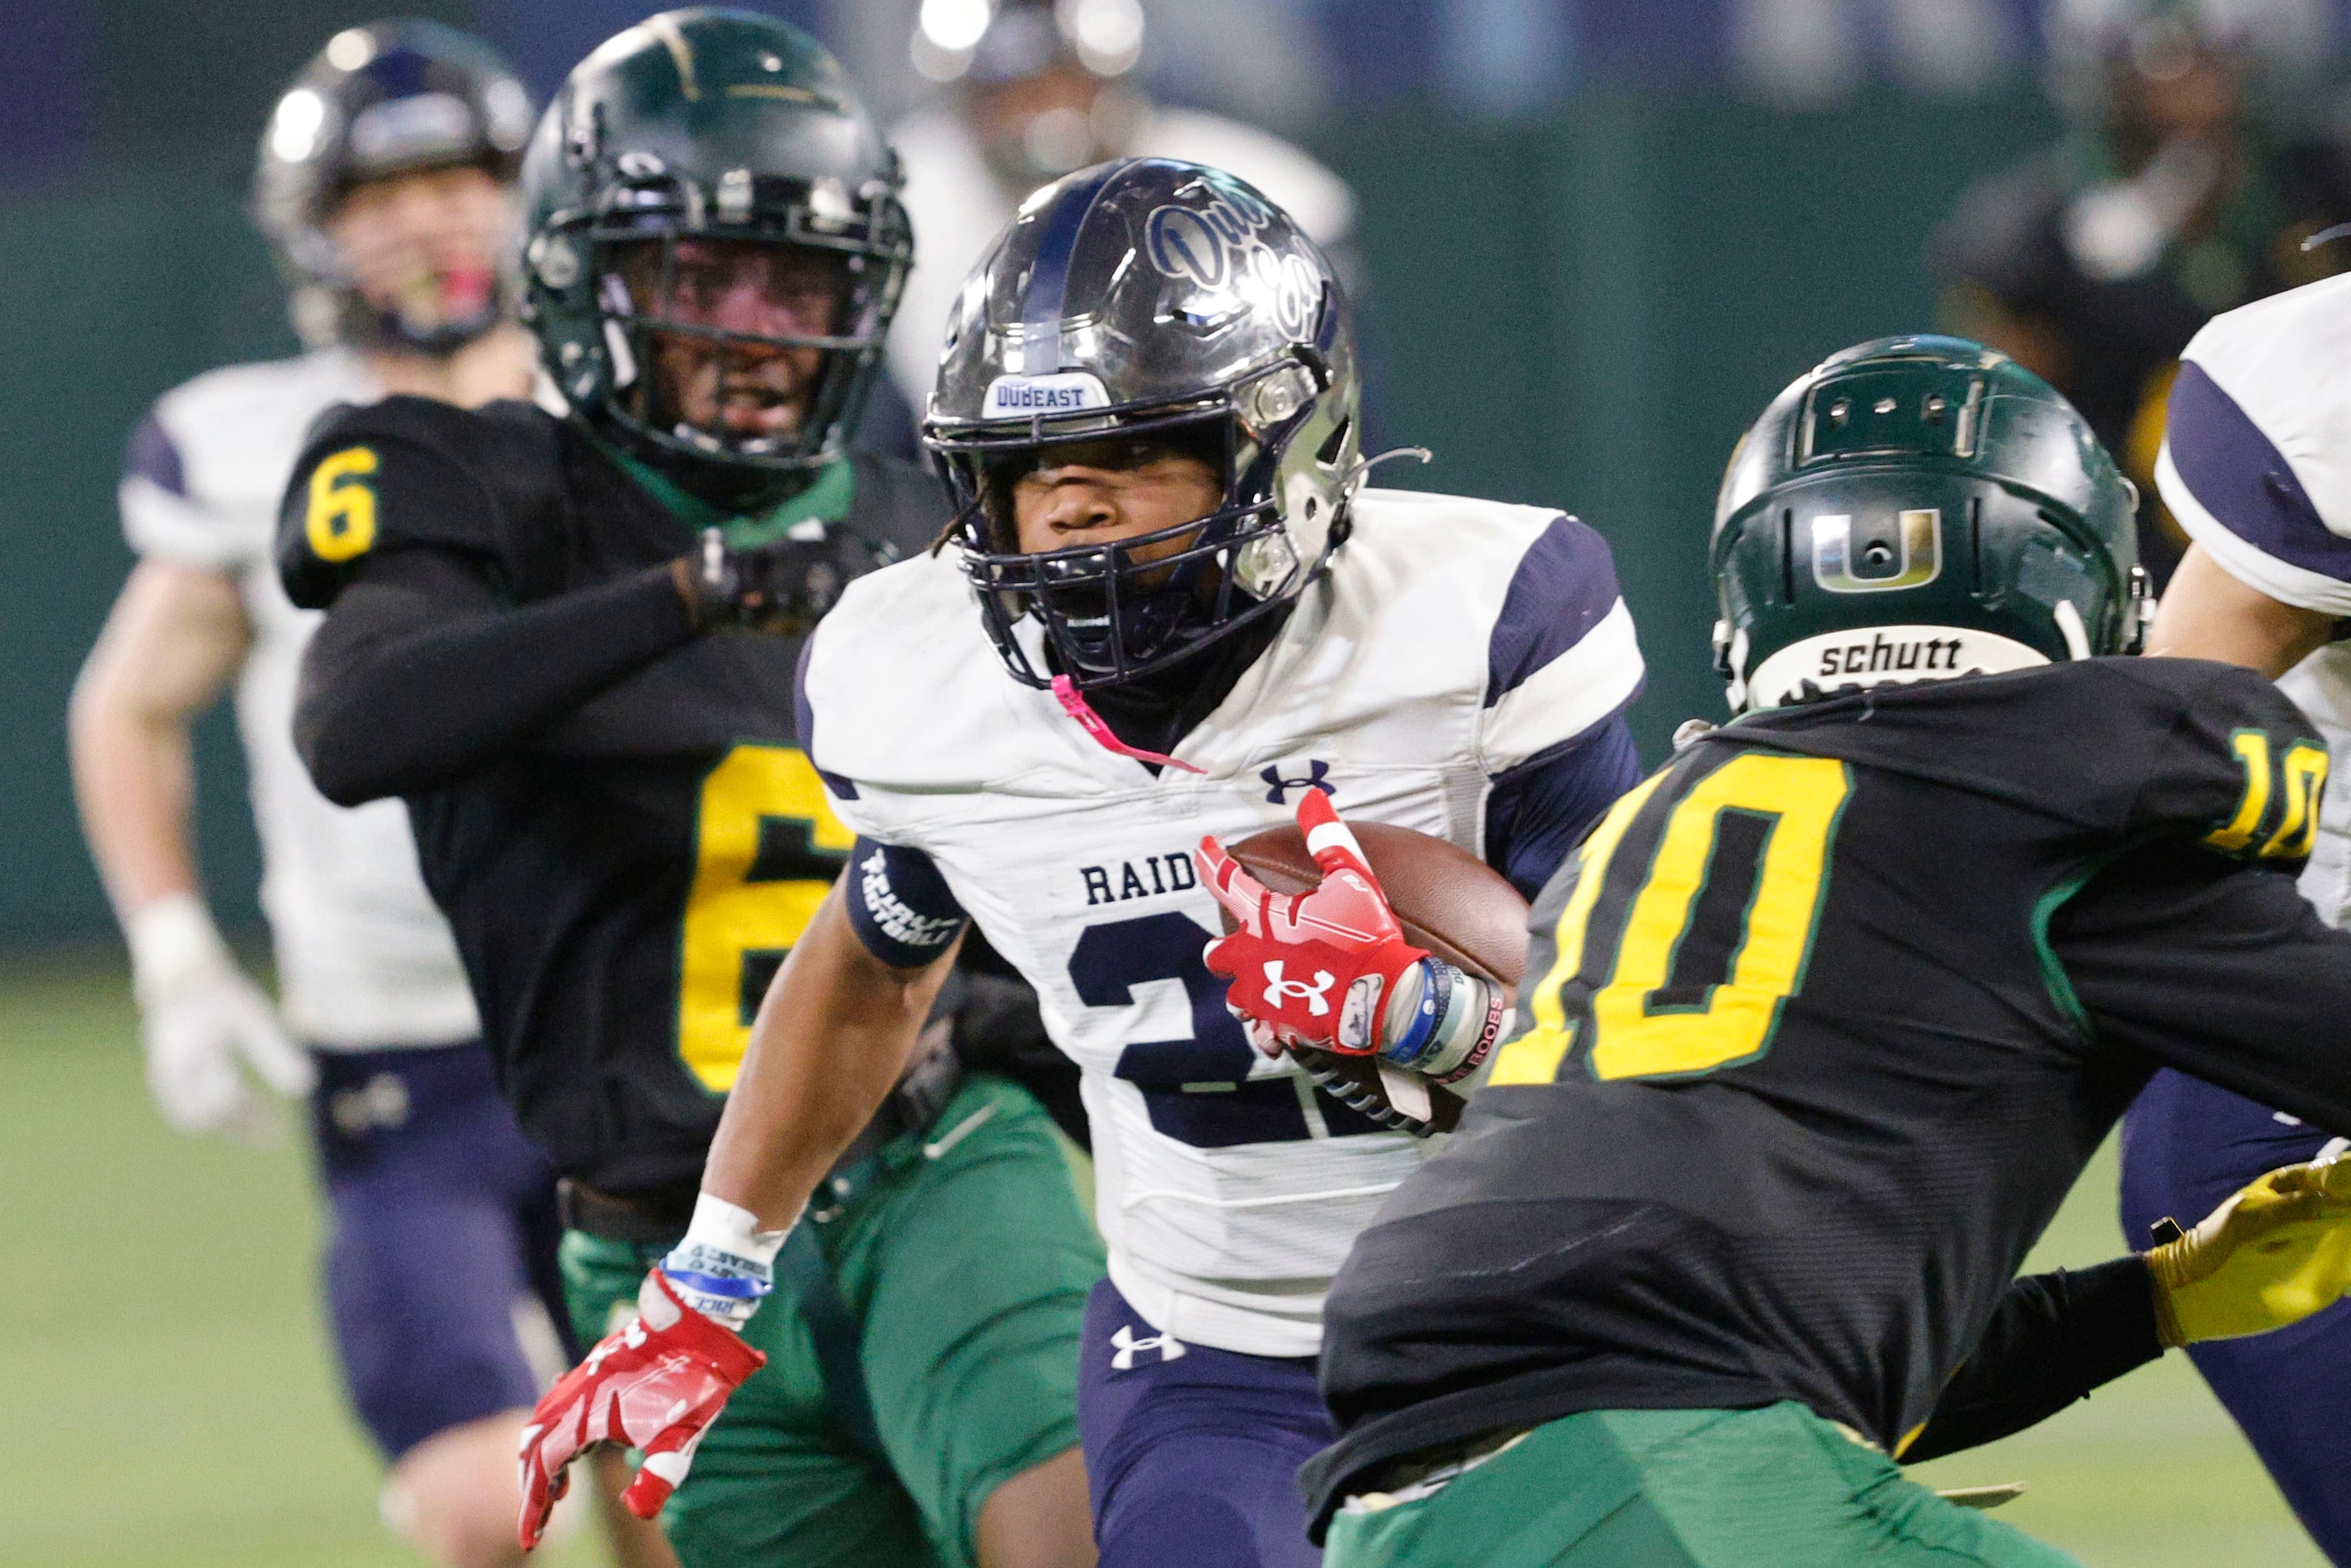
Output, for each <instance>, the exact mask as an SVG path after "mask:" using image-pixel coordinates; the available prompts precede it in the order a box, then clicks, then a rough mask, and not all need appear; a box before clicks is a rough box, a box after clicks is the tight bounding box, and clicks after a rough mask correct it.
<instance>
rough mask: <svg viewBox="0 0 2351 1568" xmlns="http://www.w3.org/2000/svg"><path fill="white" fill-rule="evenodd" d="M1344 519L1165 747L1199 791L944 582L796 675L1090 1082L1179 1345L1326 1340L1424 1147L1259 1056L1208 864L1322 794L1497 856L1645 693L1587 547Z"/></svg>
mask: <svg viewBox="0 0 2351 1568" xmlns="http://www.w3.org/2000/svg"><path fill="white" fill-rule="evenodd" d="M1353 517H1354V530H1353V535H1352V537H1351V538H1349V539H1348V541H1347V543H1346V544H1345V545H1344V547H1343V548H1342V549H1340V550H1339V551H1338V553H1337V554H1336V556H1335V557H1334V559H1333V560H1332V565H1331V569H1330V570H1329V571H1328V572H1327V573H1326V574H1325V575H1323V576H1322V578H1321V579H1319V580H1317V581H1315V582H1314V583H1313V584H1311V586H1310V587H1309V588H1308V589H1307V590H1306V591H1305V593H1304V594H1303V595H1302V596H1301V599H1300V601H1299V602H1298V604H1297V607H1296V609H1295V611H1294V612H1293V613H1292V614H1291V615H1290V620H1289V622H1287V624H1286V625H1285V626H1284V627H1283V628H1282V630H1281V632H1280V635H1279V636H1278V637H1277V638H1276V639H1275V640H1274V642H1273V643H1272V644H1271V645H1270V647H1269V648H1268V649H1267V651H1266V652H1265V653H1263V654H1261V655H1260V656H1259V658H1258V659H1257V661H1256V662H1255V663H1254V664H1251V665H1250V666H1249V669H1248V670H1247V671H1246V672H1244V673H1243V674H1242V675H1241V677H1240V679H1239V681H1238V685H1235V687H1234V688H1233V690H1232V691H1231V692H1230V694H1228V695H1227V696H1226V698H1225V700H1224V702H1223V703H1222V704H1221V705H1220V706H1218V707H1217V709H1216V710H1215V711H1214V712H1213V713H1212V714H1210V715H1209V716H1208V717H1207V719H1205V720H1204V721H1202V722H1201V723H1200V724H1199V725H1198V726H1197V727H1196V728H1194V729H1193V730H1192V732H1191V733H1190V734H1188V735H1186V737H1184V739H1183V741H1182V742H1181V744H1180V745H1179V746H1178V747H1176V751H1175V756H1176V757H1177V758H1180V759H1181V760H1183V761H1185V762H1187V763H1190V764H1192V765H1193V766H1195V767H1196V768H1199V769H1201V771H1200V772H1198V773H1188V772H1184V771H1181V770H1179V769H1176V768H1165V769H1163V770H1161V771H1160V772H1158V773H1157V774H1154V773H1153V772H1152V771H1151V770H1150V769H1148V768H1145V767H1144V766H1143V765H1142V764H1141V763H1138V762H1136V761H1134V760H1132V759H1130V758H1124V757H1121V756H1117V755H1114V754H1113V753H1112V752H1110V751H1108V750H1106V749H1104V748H1103V747H1102V746H1100V745H1098V744H1097V743H1096V742H1095V741H1094V740H1093V739H1092V738H1091V737H1089V736H1088V734H1087V733H1086V731H1085V730H1084V729H1083V728H1082V727H1080V726H1079V725H1078V724H1077V723H1075V722H1074V721H1073V720H1071V718H1070V717H1069V716H1067V715H1065V714H1064V713H1063V712H1062V711H1061V708H1060V707H1059V706H1058V705H1057V704H1056V702H1055V701H1054V699H1053V697H1052V696H1051V695H1050V694H1049V693H1046V692H1041V691H1037V690H1033V689H1031V688H1029V687H1027V686H1024V685H1019V683H1017V682H1015V681H1014V680H1013V679H1011V678H1010V676H1009V675H1008V674H1007V673H1006V671H1005V669H1004V666H1003V664H1002V662H1001V661H1000V660H999V659H998V655H997V653H996V651H995V649H994V648H993V647H992V646H991V645H990V643H988V640H987V634H986V632H984V630H983V629H982V626H981V622H980V617H979V613H978V611H977V608H976V607H975V605H974V603H973V601H972V591H971V589H970V588H969V586H968V584H967V580H966V579H965V577H964V576H963V573H962V572H961V570H959V569H958V567H957V564H956V561H955V560H953V559H931V558H928V557H925V558H922V559H915V560H911V561H906V562H903V563H901V564H899V565H897V566H893V567H890V568H888V569H886V570H883V571H880V572H876V573H874V574H873V575H872V576H870V577H866V578H862V579H860V580H858V581H856V582H854V583H852V584H851V586H850V587H849V589H848V591H846V592H845V594H844V595H843V597H842V599H841V603H840V605H839V607H838V608H836V609H835V610H834V611H833V612H832V613H831V615H829V616H827V617H826V619H825V621H824V622H823V623H822V625H821V626H820V627H819V629H818V630H817V632H816V633H815V635H814V637H813V639H812V640H811V643H810V651H809V653H808V654H807V655H806V662H805V664H804V665H803V674H802V687H803V689H802V698H803V703H804V706H803V709H802V718H803V723H804V726H805V728H806V733H804V734H803V736H802V741H803V744H804V745H806V746H807V747H808V748H809V751H810V757H811V758H812V759H813V760H814V762H815V764H816V766H817V768H818V770H819V771H820V774H822V775H823V776H824V778H825V779H826V782H827V785H828V787H829V789H831V791H832V792H833V794H834V797H835V799H834V801H833V804H834V807H835V809H836V810H837V811H838V812H839V814H840V817H841V821H843V822H844V823H845V824H847V825H848V826H849V827H851V828H852V829H853V830H854V831H856V832H857V833H859V834H860V835H862V837H863V838H865V839H868V840H872V841H877V842H879V843H883V844H888V845H893V846H898V847H900V848H903V849H906V850H913V851H919V852H921V853H922V854H924V855H925V856H927V857H928V858H929V860H930V861H931V862H933V863H934V864H935V867H936V869H937V871H938V872H939V873H940V874H941V875H942V876H943V877H944V879H945V881H946V885H947V888H948V890H949V891H950V892H951V893H952V894H953V895H954V898H955V900H956V902H958V903H959V904H961V905H962V907H963V908H964V909H965V910H966V911H967V912H968V913H969V914H970V915H971V916H972V918H973V919H974V920H975V921H976V922H977V925H979V927H980V929H981V930H982V931H983V932H984V933H985V934H986V935H987V939H988V940H989V942H990V943H992V944H993V945H994V946H996V948H997V949H998V951H999V952H1000V953H1002V954H1003V956H1005V957H1006V958H1008V960H1010V961H1011V962H1012V963H1013V964H1015V965H1016V966H1018V967H1019V969H1020V971H1021V973H1022V974H1023V975H1025V976H1026V977H1028V979H1029V982H1030V984H1032V985H1033V986H1035V988H1036V989H1037V993H1038V997H1039V998H1040V1002H1041V1004H1042V1007H1043V1011H1044V1018H1045V1023H1046V1027H1047V1028H1048V1030H1050V1032H1051V1034H1052V1037H1053V1039H1054V1040H1055V1041H1056V1042H1057V1043H1059V1044H1060V1045H1061V1048H1062V1049H1063V1050H1064V1051H1067V1052H1068V1053H1069V1054H1070V1055H1071V1057H1072V1058H1074V1059H1075V1060H1076V1061H1077V1062H1078V1064H1079V1066H1080V1067H1081V1069H1082V1070H1083V1072H1084V1079H1083V1085H1084V1095H1085V1103H1086V1108H1087V1112H1088V1114H1089V1116H1090V1118H1091V1120H1092V1127H1093V1150H1094V1168H1095V1176H1096V1201H1095V1214H1096V1218H1097V1222H1098V1223H1099V1224H1100V1226H1101V1228H1102V1235H1103V1239H1104V1240H1105V1241H1106V1242H1107V1244H1108V1249H1109V1254H1110V1273H1111V1278H1112V1280H1113V1281H1114V1282H1115V1283H1116V1285H1117V1286H1118V1288H1119V1290H1120V1291H1122V1292H1123V1294H1124V1295H1125V1297H1126V1299H1127V1300H1128V1301H1129V1302H1131V1303H1132V1304H1133V1305H1134V1309H1135V1311H1136V1312H1140V1313H1141V1314H1142V1315H1143V1317H1144V1319H1145V1320H1147V1321H1148V1322H1150V1323H1152V1324H1153V1325H1154V1326H1155V1328H1157V1329H1159V1330H1160V1331H1161V1332H1163V1333H1173V1334H1175V1336H1176V1338H1178V1339H1179V1340H1184V1341H1189V1342H1194V1343H1203V1344H1209V1345H1216V1346H1220V1347H1223V1348H1226V1349H1230V1350H1237V1351H1242V1352H1246V1353H1249V1354H1259V1355H1280V1356H1297V1355H1311V1354H1315V1353H1316V1352H1317V1351H1318V1350H1319V1349H1320V1347H1321V1339H1322V1326H1321V1317H1322V1296H1323V1291H1324V1290H1325V1289H1326V1287H1327V1285H1328V1283H1329V1281H1330V1278H1331V1276H1332V1273H1333V1272H1335V1271H1336V1270H1337V1269H1338V1266H1339V1264H1340V1261H1341V1260H1343V1258H1344V1257H1345V1256H1346V1253H1347V1249H1348V1248H1349V1246H1350V1245H1351V1244H1352V1243H1353V1240H1354V1238H1355V1234H1356V1232H1357V1231H1358V1230H1359V1229H1361V1228H1363V1226H1364V1224H1365V1223H1367V1222H1368V1221H1369V1220H1370V1218H1371V1217H1372V1215H1373V1212H1374V1209H1375V1208H1376V1207H1378V1205H1379V1203H1380V1200H1381V1199H1382V1198H1383V1197H1385V1196H1386V1194H1387V1193H1388V1192H1389V1191H1390V1190H1391V1189H1392V1188H1394V1187H1395V1185H1396V1184H1397V1183H1398V1182H1400V1181H1402V1180H1403V1179H1404V1177H1405V1176H1407V1175H1409V1174H1410V1173H1411V1172H1412V1171H1413V1170H1414V1169H1415V1168H1416V1166H1417V1164H1418V1163H1419V1158H1420V1153H1419V1151H1420V1148H1421V1145H1419V1144H1418V1143H1417V1142H1416V1140H1414V1139H1412V1138H1409V1137H1406V1136H1404V1135H1402V1134H1393V1133H1388V1132H1384V1131H1382V1130H1379V1129H1377V1128H1376V1127H1374V1125H1373V1124H1371V1123H1370V1122H1368V1121H1367V1120H1364V1119H1363V1118H1362V1117H1360V1116H1358V1115H1356V1113H1353V1112H1349V1111H1347V1110H1346V1109H1345V1108H1344V1107H1343V1106H1341V1105H1339V1104H1338V1103H1336V1102H1334V1101H1332V1100H1330V1099H1329V1098H1327V1097H1326V1096H1322V1095H1320V1094H1318V1093H1317V1092H1315V1091H1314V1089H1313V1087H1312V1085H1311V1083H1310V1082H1308V1081H1307V1080H1306V1079H1305V1078H1304V1077H1303V1076H1302V1075H1301V1074H1299V1073H1298V1072H1297V1071H1296V1068H1295V1066H1294V1064H1293V1063H1291V1062H1290V1061H1288V1060H1287V1059H1285V1060H1283V1061H1280V1062H1275V1061H1267V1060H1265V1059H1263V1058H1261V1057H1259V1056H1258V1055H1257V1054H1256V1053H1255V1052H1254V1051H1251V1050H1250V1049H1249V1046H1248V1044H1247V1043H1246V1041H1245V1040H1243V1039H1242V1036H1241V1033H1240V1030H1239V1028H1238V1025H1237V1024H1236V1023H1235V1022H1234V1021H1233V1019H1232V1018H1231V1017H1230V1015H1229V1014H1228V1013H1227V1011H1226V1009H1225V1005H1224V985H1225V983H1224V982H1223V981H1221V980H1217V979H1216V978H1214V977H1211V976H1210V975H1209V974H1208V973H1207V970H1206V968H1205V967H1203V966H1202V964H1201V961H1200V949H1201V948H1202V946H1204V945H1205V944H1207V942H1208V941H1209V940H1210V939H1211V937H1212V936H1214V935H1215V934H1216V933H1217V931H1218V930H1219V929H1220V928H1221V927H1220V925H1219V921H1218V916H1217V905H1216V904H1215V902H1214V900H1213V899H1211V898H1210V896H1209V895H1208V894H1207V893H1206V892H1205V891H1204V890H1202V888H1201V887H1200V886H1199V885H1198V881H1197V878H1196V873H1195V872H1194V869H1193V863H1192V861H1191V858H1190V857H1191V852H1192V850H1193V848H1194V846H1195V845H1196V844H1197V843H1198V842H1199V841H1200V839H1201V837H1202V836H1203V835H1213V836H1214V837H1216V838H1217V839H1218V840H1220V841H1228V842H1229V841H1233V840H1236V839H1239V838H1242V837H1245V836H1247V835H1248V834H1250V833H1254V832H1256V831H1259V830H1261V829H1264V828H1269V827H1275V826H1280V825H1284V824H1288V823H1290V822H1291V821H1294V820H1295V814H1296V810H1297V804H1298V798H1299V794H1300V792H1301V791H1302V790H1305V789H1315V788H1321V789H1325V790H1326V791H1327V792H1329V793H1330V794H1331V795H1332V799H1333V801H1334V803H1335V804H1336V805H1337V807H1338V808H1339V810H1341V811H1343V813H1345V814H1346V815H1348V816H1349V817H1352V818H1355V819H1358V820H1365V821H1383V822H1392V823H1396V824H1399V825H1402V826H1405V827H1408V828H1414V829H1416V830H1418V831H1422V832H1426V833H1433V834H1437V835H1438V836H1440V837H1443V838H1446V839H1448V840H1450V841H1453V842H1454V843H1456V844H1458V845H1460V846H1462V847H1463V848H1465V849H1468V850H1470V851H1472V852H1479V850H1480V848H1481V845H1480V839H1481V836H1482V832H1483V829H1482V825H1481V824H1482V820H1483V811H1482V809H1483V806H1484V803H1485V800H1486V798H1487V795H1488V793H1489V790H1490V789H1491V788H1492V781H1493V779H1495V777H1496V776H1497V775H1500V774H1504V773H1506V772H1508V771H1509V770H1510V769H1512V768H1518V767H1520V765H1522V764H1525V763H1526V762H1528V761H1529V759H1531V758H1537V757H1538V756H1540V755H1541V754H1544V753H1548V752H1552V751H1554V750H1555V749H1556V748H1559V747H1562V745H1563V744H1565V743H1569V742H1572V741H1573V740H1574V739H1576V738H1577V737H1582V736H1584V735H1586V734H1587V733H1589V732H1591V731H1593V730H1594V729H1595V728H1597V727H1600V726H1602V725H1603V724H1604V723H1605V722H1606V721H1607V720H1609V719H1610V718H1611V717H1613V716H1614V715H1615V714H1617V713H1618V712H1619V711H1620V710H1621V709H1622V708H1623V707H1624V706H1625V704H1626V703H1627V702H1629V701H1630V700H1631V699H1632V697H1633V695H1635V693H1636V692H1637V690H1638V688H1639V685H1640V683H1641V678H1642V666H1641V658H1640V653H1639V650H1638V647H1637V646H1636V644H1635V639H1634V634H1633V624H1632V619H1631V617H1630V615H1629V614H1628V613H1627V612H1626V611H1625V605H1624V603H1623V601H1622V600H1621V599H1620V598H1619V597H1618V596H1617V591H1616V582H1615V576H1614V568H1613V566H1612V565H1611V563H1610V561H1609V559H1608V552H1607V548H1606V546H1605V545H1604V544H1603V543H1601V541H1600V539H1599V537H1598V536H1597V535H1596V534H1593V532H1592V531H1591V530H1590V529H1589V528H1584V527H1583V524H1581V523H1577V522H1574V521H1573V520H1571V519H1568V518H1565V517H1560V516H1559V515H1558V514H1557V513H1555V512H1551V511H1547V510H1541V509H1537V508H1533V507H1510V506H1502V505H1498V504H1495V503H1490V502H1485V501H1473V500H1462V499H1457V498H1454V497H1441V496H1425V495H1416V494H1411V493H1406V492H1398V491H1379V490H1371V491H1365V492H1364V493H1363V494H1361V495H1359V496H1358V497H1356V499H1355V501H1354V503H1353ZM1023 624H1024V626H1031V629H1033V626H1032V624H1031V623H1027V622H1024V623H1023ZM880 858H881V857H880V855H879V853H878V852H877V853H876V854H875V856H874V859H876V860H879V859H880ZM864 872H865V868H864V867H862V866H860V865H856V864H852V867H851V868H850V872H849V874H850V875H851V876H852V878H861V877H862V873H864ZM866 897H867V900H868V907H869V908H872V907H875V906H877V905H878V906H880V907H881V908H883V909H885V910H887V911H888V912H889V913H887V914H884V915H882V916H881V917H882V918H883V920H884V921H885V922H886V923H888V924H889V925H891V926H892V928H893V930H903V929H906V928H909V927H911V926H913V925H918V924H919V921H918V919H917V917H916V916H915V915H913V914H912V913H911V912H909V911H907V910H906V909H904V907H903V906H900V905H897V904H893V903H892V902H891V901H890V898H889V894H888V892H887V890H886V888H885V889H883V890H882V891H881V892H880V893H879V894H878V895H877V894H875V893H874V892H873V891H872V889H870V888H869V889H868V891H867V894H866Z"/></svg>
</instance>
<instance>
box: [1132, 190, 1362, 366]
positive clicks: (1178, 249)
mask: <svg viewBox="0 0 2351 1568" xmlns="http://www.w3.org/2000/svg"><path fill="white" fill-rule="evenodd" d="M1272 219H1273V214H1272V212H1271V211H1270V209H1268V208H1267V206H1266V205H1265V204H1264V203H1262V202H1260V201H1259V200H1258V198H1257V197H1256V196H1255V195H1253V194H1251V193H1249V192H1247V191H1244V190H1240V189H1238V188H1234V187H1231V186H1227V187H1224V188H1221V189H1218V190H1217V193H1216V194H1215V195H1213V196H1212V197H1210V198H1209V201H1208V204H1207V205H1206V206H1204V207H1194V206H1182V205H1178V204H1175V203H1169V204H1167V205H1165V206H1162V207H1155V208H1154V209H1153V210H1152V214H1151V216H1150V217H1149V218H1148V219H1147V220H1145V221H1144V231H1143V244H1144V252H1145V254H1147V255H1148V256H1150V258H1151V265H1152V266H1153V267H1157V268H1158V269H1159V273H1160V276H1162V277H1174V278H1181V279H1183V280H1185V281H1186V282H1189V283H1192V284H1194V285H1196V286H1197V287H1199V288H1201V289H1203V290H1204V291H1206V292H1207V293H1210V294H1221V293H1225V292H1227V291H1230V290H1239V289H1243V288H1247V287H1249V286H1250V285H1252V284H1254V285H1255V290H1256V291H1257V292H1259V293H1261V294H1262V295H1263V297H1264V298H1265V299H1266V300H1267V302H1268V303H1270V305H1271V306H1272V307H1273V312H1274V319H1275V321H1276V322H1277V323H1278V324H1279V325H1280V328H1281V329H1282V331H1284V332H1285V333H1287V334H1289V335H1290V337H1292V338H1296V339H1306V338H1309V337H1311V334H1312V332H1313V329H1314V325H1315V321H1314V318H1315V312H1316V309H1317V308H1318V307H1320V305H1321V304H1322V279H1321V278H1320V277H1316V276H1315V273H1314V268H1313V267H1312V266H1311V264H1309V263H1308V262H1307V260H1306V258H1305V257H1303V256H1297V255H1290V256H1282V255H1280V254H1277V253H1276V252H1275V250H1274V248H1273V246H1270V245H1269V244H1267V243H1266V242H1265V241H1264V240H1263V239H1260V238H1259V237H1258V236H1259V231H1260V230H1262V229H1264V228H1265V227H1266V225H1268V224H1270V222H1271V221H1272Z"/></svg>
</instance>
